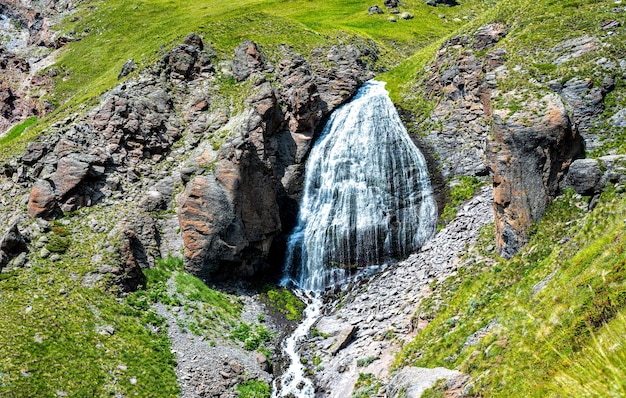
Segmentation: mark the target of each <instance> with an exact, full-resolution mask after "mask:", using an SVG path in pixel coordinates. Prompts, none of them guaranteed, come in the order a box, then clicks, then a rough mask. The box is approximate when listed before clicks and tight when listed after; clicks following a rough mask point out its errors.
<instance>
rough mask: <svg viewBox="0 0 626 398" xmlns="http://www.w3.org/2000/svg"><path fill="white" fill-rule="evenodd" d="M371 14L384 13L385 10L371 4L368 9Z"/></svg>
mask: <svg viewBox="0 0 626 398" xmlns="http://www.w3.org/2000/svg"><path fill="white" fill-rule="evenodd" d="M367 13H368V14H369V15H375V14H384V13H385V12H384V11H383V10H382V9H381V8H380V7H378V6H371V7H370V8H368V9H367Z"/></svg>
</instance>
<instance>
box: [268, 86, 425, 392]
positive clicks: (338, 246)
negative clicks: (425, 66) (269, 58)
mask: <svg viewBox="0 0 626 398" xmlns="http://www.w3.org/2000/svg"><path fill="white" fill-rule="evenodd" d="M436 222H437V208H436V205H435V201H434V199H433V196H432V190H431V187H430V179H429V176H428V169H427V166H426V162H425V160H424V156H423V155H422V153H421V152H420V151H419V149H417V147H416V146H415V145H414V143H413V142H412V141H411V138H410V137H409V135H408V133H407V131H406V129H405V127H404V125H403V124H402V121H401V120H400V117H399V115H398V112H397V111H396V109H395V107H394V105H393V103H392V102H391V100H390V99H389V95H388V93H387V91H386V90H385V87H384V83H382V82H376V81H372V82H368V83H365V84H364V85H363V87H362V88H361V89H360V90H359V92H358V93H357V95H356V96H355V97H354V99H353V100H352V101H351V102H350V103H348V104H346V105H344V106H342V107H341V108H339V109H338V110H337V111H335V112H334V113H333V115H332V116H331V118H330V120H329V121H328V123H327V124H326V127H325V128H324V131H323V133H322V136H321V137H320V139H319V141H318V142H317V143H316V144H315V146H314V147H313V149H312V150H311V154H310V156H309V160H308V163H307V171H306V176H305V186H304V194H303V197H302V203H301V205H300V213H299V219H298V225H297V227H296V229H295V230H294V232H293V233H292V235H291V236H290V238H289V241H288V248H287V258H286V262H285V277H284V280H283V283H285V284H286V283H289V282H292V283H294V284H295V285H296V286H297V287H298V288H299V289H301V290H300V291H301V292H302V291H311V292H320V291H322V290H324V289H325V288H327V287H329V286H331V285H335V284H337V283H341V282H342V281H345V280H346V278H347V276H348V275H350V274H351V273H354V271H355V270H357V269H364V268H367V267H368V266H374V265H381V264H384V263H386V262H389V261H390V260H393V259H394V258H397V257H404V256H407V255H409V254H410V253H412V252H413V251H415V250H416V249H418V248H419V247H420V246H421V245H422V244H423V243H424V241H425V240H426V239H428V238H430V237H431V236H432V235H433V233H434V232H435V228H436ZM300 294H302V293H300ZM315 294H316V293H312V295H309V296H308V299H309V300H310V302H311V304H310V305H309V306H308V307H307V310H306V313H305V317H304V320H303V321H302V324H301V325H300V326H299V327H298V328H297V329H296V331H295V332H294V333H293V334H292V335H291V336H290V337H289V338H287V339H286V340H285V344H284V346H283V349H284V352H285V353H286V354H287V355H288V356H289V357H290V359H291V366H290V367H289V369H288V370H287V371H286V372H285V374H284V375H283V376H282V378H281V391H280V392H277V391H274V393H273V395H272V396H273V397H279V396H291V395H289V394H293V396H295V397H298V398H304V397H313V396H314V388H313V385H312V383H311V381H310V380H309V379H307V378H306V377H304V374H303V366H302V364H301V363H300V357H299V354H298V352H297V342H298V341H299V340H300V339H302V338H303V337H304V336H305V335H306V334H307V333H308V330H309V328H310V327H311V326H312V325H313V323H314V322H315V320H316V319H317V317H318V316H319V311H320V308H321V305H320V300H319V299H318V298H317V297H316V296H315Z"/></svg>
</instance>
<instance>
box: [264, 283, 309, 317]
mask: <svg viewBox="0 0 626 398" xmlns="http://www.w3.org/2000/svg"><path fill="white" fill-rule="evenodd" d="M263 295H264V298H263V300H264V301H265V302H266V303H267V304H268V305H269V306H270V308H271V309H272V310H273V311H276V312H279V313H281V314H283V315H284V316H285V318H287V320H289V321H299V320H301V319H302V316H303V312H304V309H305V308H306V304H305V303H304V302H302V300H300V299H299V298H298V297H297V296H296V295H295V294H293V292H291V291H290V290H289V289H286V288H284V287H276V286H269V285H268V286H265V287H264V288H263Z"/></svg>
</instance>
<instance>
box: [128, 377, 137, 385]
mask: <svg viewBox="0 0 626 398" xmlns="http://www.w3.org/2000/svg"><path fill="white" fill-rule="evenodd" d="M129 381H130V384H131V385H133V386H134V385H136V384H137V378H136V377H131V378H130V380H129Z"/></svg>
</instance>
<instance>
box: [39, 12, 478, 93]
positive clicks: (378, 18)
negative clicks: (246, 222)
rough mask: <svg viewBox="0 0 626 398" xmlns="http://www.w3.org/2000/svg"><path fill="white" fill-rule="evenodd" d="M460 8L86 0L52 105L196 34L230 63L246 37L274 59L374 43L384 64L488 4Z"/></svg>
mask: <svg viewBox="0 0 626 398" xmlns="http://www.w3.org/2000/svg"><path fill="white" fill-rule="evenodd" d="M463 3H464V4H463V5H462V6H461V7H455V8H448V7H443V8H441V7H440V8H437V9H434V8H433V7H429V6H426V5H425V4H423V2H422V1H419V0H407V1H403V2H402V5H401V7H400V9H401V10H402V11H408V12H410V13H411V14H413V15H414V19H411V20H399V21H398V22H396V23H392V22H389V21H388V20H387V18H388V17H389V15H391V14H389V13H386V14H384V15H368V13H367V9H368V7H369V6H371V5H372V4H373V3H371V2H368V1H363V0H349V1H338V0H329V1H321V2H311V1H308V0H282V1H276V0H274V1H272V0H235V1H228V2H219V1H213V0H203V1H195V2H184V3H181V2H171V1H163V0H152V1H121V0H114V1H106V2H105V1H96V0H91V1H85V2H83V3H82V5H81V11H79V12H78V13H77V14H76V15H74V16H73V18H71V20H72V21H75V22H66V23H65V24H64V25H63V26H62V27H61V30H62V31H64V32H70V31H73V32H75V33H74V34H75V35H77V36H82V39H81V40H80V41H78V42H73V43H70V45H68V46H67V48H66V49H65V50H64V51H63V53H62V54H61V56H60V57H59V60H58V63H57V65H56V67H57V68H60V69H61V70H62V71H63V72H64V74H63V75H62V76H60V77H59V79H58V80H57V82H56V87H55V89H54V91H53V93H52V94H51V98H52V99H53V100H54V102H56V103H57V104H63V103H64V102H65V101H67V100H69V99H72V101H73V102H84V101H86V100H89V99H92V98H93V97H94V96H97V95H99V94H100V93H101V92H103V91H104V90H107V89H109V88H110V87H112V86H113V85H114V84H115V83H116V77H117V75H118V73H119V71H120V69H121V67H122V64H123V63H124V62H125V61H126V60H128V59H129V58H134V59H135V61H136V62H138V63H139V65H140V66H147V65H150V64H151V63H153V62H154V61H155V60H156V59H157V58H158V57H159V54H160V49H161V48H162V47H165V48H168V47H171V46H172V45H173V44H175V43H177V42H179V41H181V40H182V38H184V37H185V36H186V35H187V34H189V33H190V32H195V33H198V34H200V35H201V36H202V37H203V38H204V40H205V41H206V42H207V43H209V44H210V45H211V46H213V47H214V48H215V50H217V52H218V54H219V55H221V56H222V57H224V58H227V59H229V58H230V57H232V54H233V50H234V48H235V47H236V46H237V45H238V44H239V43H241V41H242V40H244V39H249V40H254V41H257V42H258V43H259V44H261V45H262V46H263V47H264V49H265V50H266V51H267V52H268V53H269V54H270V55H271V54H274V55H277V49H278V46H280V45H287V46H290V47H293V48H294V49H295V50H296V51H299V52H302V53H303V54H304V55H307V54H308V53H309V52H310V50H312V49H313V48H316V47H320V46H330V45H332V44H335V43H338V42H340V41H345V40H348V41H350V40H353V39H354V37H358V38H360V39H361V40H363V39H368V40H370V39H371V40H373V41H374V42H375V43H376V44H377V45H378V46H379V47H380V48H381V50H382V52H383V53H382V66H383V67H384V66H388V65H392V64H394V63H397V62H399V61H400V60H402V59H404V58H406V57H407V56H408V55H410V54H411V53H413V52H415V51H416V50H418V49H419V48H421V47H423V46H424V45H426V44H428V43H430V42H432V41H434V40H437V39H438V38H440V37H442V36H445V35H447V34H449V33H450V32H452V31H454V30H455V29H457V28H458V27H459V26H461V25H462V24H463V23H464V22H465V21H466V20H469V19H471V18H473V17H474V16H475V15H477V14H478V13H479V12H480V11H481V10H482V9H483V8H485V7H486V6H487V4H486V2H481V1H476V0H470V1H465V2H463ZM380 6H381V7H383V5H382V2H381V4H380ZM383 8H384V7H383ZM442 16H446V18H442Z"/></svg>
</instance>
